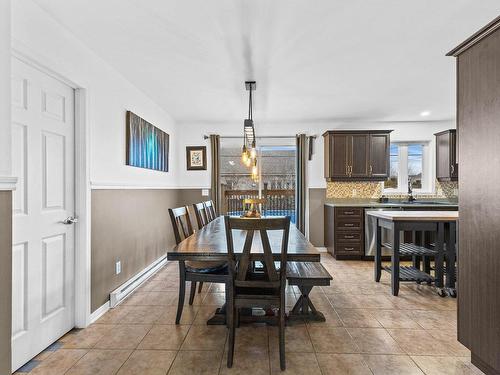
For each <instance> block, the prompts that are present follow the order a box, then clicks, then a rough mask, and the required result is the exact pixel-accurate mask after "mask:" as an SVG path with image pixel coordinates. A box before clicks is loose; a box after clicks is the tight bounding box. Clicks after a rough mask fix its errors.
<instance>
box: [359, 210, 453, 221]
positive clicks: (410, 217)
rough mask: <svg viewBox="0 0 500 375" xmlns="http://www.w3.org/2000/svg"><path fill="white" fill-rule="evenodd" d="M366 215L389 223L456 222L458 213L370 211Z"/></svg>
mask: <svg viewBox="0 0 500 375" xmlns="http://www.w3.org/2000/svg"><path fill="white" fill-rule="evenodd" d="M368 215H370V216H374V217H377V218H379V219H385V220H390V221H456V220H458V211H371V212H369V213H368Z"/></svg>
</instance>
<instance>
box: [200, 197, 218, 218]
mask: <svg viewBox="0 0 500 375" xmlns="http://www.w3.org/2000/svg"><path fill="white" fill-rule="evenodd" d="M203 204H204V205H205V208H206V210H207V211H206V212H207V218H208V222H211V221H212V220H215V218H216V217H217V214H216V213H215V207H214V202H212V201H211V200H210V201H206V202H203Z"/></svg>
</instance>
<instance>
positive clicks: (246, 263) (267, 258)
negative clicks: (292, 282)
mask: <svg viewBox="0 0 500 375" xmlns="http://www.w3.org/2000/svg"><path fill="white" fill-rule="evenodd" d="M224 222H225V227H226V241H227V252H228V265H229V273H230V275H231V276H232V278H233V280H234V286H236V287H256V288H277V287H284V285H285V281H286V260H287V251H288V237H289V233H290V216H287V217H279V218H266V219H244V218H236V217H229V216H224ZM238 229H239V230H244V231H246V238H245V244H244V245H243V251H242V254H241V257H240V259H239V262H238V267H237V268H236V261H235V257H234V242H233V230H238ZM274 230H282V231H283V236H282V238H281V249H280V270H279V272H278V271H277V270H276V265H275V262H274V258H273V252H272V249H271V244H270V242H269V236H268V231H274ZM255 231H258V232H259V234H260V240H261V242H262V252H261V251H260V249H259V251H258V253H257V252H254V253H253V256H252V255H251V254H252V243H253V237H254V232H255ZM256 254H258V255H259V257H260V258H261V259H258V260H260V261H261V262H262V263H263V264H264V272H265V277H264V279H262V280H249V279H248V274H249V271H251V267H252V261H253V260H255V259H256V257H255V255H256Z"/></svg>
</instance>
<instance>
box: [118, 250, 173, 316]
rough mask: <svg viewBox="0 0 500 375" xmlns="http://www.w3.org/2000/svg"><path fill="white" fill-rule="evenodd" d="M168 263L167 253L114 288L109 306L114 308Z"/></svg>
mask: <svg viewBox="0 0 500 375" xmlns="http://www.w3.org/2000/svg"><path fill="white" fill-rule="evenodd" d="M166 263H167V255H166V254H165V255H164V256H162V257H161V258H159V259H157V260H156V261H155V262H153V263H151V264H150V265H149V266H147V267H146V268H145V269H144V270H142V271H141V272H139V273H138V274H136V275H135V276H133V277H131V278H130V279H128V280H127V281H126V282H125V283H123V284H122V285H120V286H119V287H118V288H116V289H115V290H113V291H112V292H111V294H110V295H109V307H111V308H113V307H116V306H117V305H119V304H120V302H121V301H123V300H124V299H125V298H126V297H127V296H128V295H129V294H130V293H132V292H133V291H134V290H135V289H136V288H138V287H139V286H140V285H141V284H142V283H144V282H145V281H146V280H148V279H149V278H150V277H151V276H153V275H154V274H155V273H156V272H157V271H158V270H159V269H160V268H162V267H163V266H164V265H165V264H166Z"/></svg>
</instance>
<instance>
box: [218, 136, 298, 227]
mask: <svg viewBox="0 0 500 375" xmlns="http://www.w3.org/2000/svg"><path fill="white" fill-rule="evenodd" d="M294 141H295V139H290V140H288V139H280V138H277V139H272V138H271V139H270V138H266V139H262V140H258V146H257V162H258V164H257V165H258V172H259V178H258V179H257V180H256V181H254V180H252V179H251V177H250V168H249V167H247V166H245V165H244V164H243V163H242V161H241V145H240V140H239V139H233V138H229V139H228V138H222V139H221V147H220V150H221V151H220V169H221V195H222V205H221V206H222V212H223V213H225V214H229V215H235V216H239V215H242V214H243V200H244V199H246V198H265V200H266V203H265V204H264V205H262V207H261V212H262V214H264V215H266V216H285V215H290V216H291V218H292V221H293V222H295V182H296V179H295V175H296V171H295V168H296V146H295V144H294Z"/></svg>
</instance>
